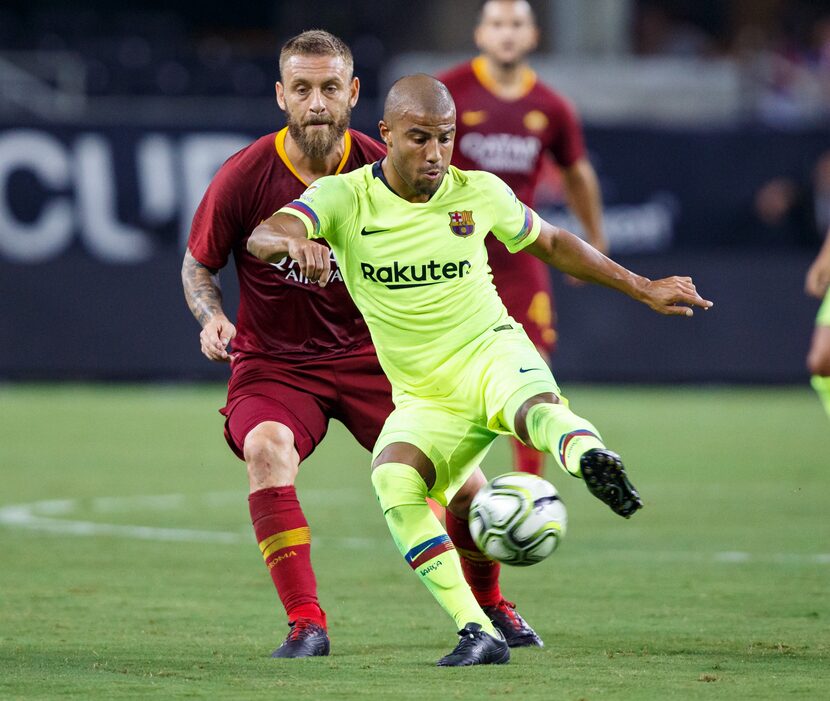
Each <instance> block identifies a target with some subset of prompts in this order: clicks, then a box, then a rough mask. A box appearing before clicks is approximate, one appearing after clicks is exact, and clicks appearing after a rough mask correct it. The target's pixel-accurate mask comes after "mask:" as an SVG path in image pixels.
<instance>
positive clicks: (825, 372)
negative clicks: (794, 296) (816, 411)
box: [804, 231, 830, 417]
mask: <svg viewBox="0 0 830 701" xmlns="http://www.w3.org/2000/svg"><path fill="white" fill-rule="evenodd" d="M804 288H805V289H806V291H807V294H809V295H812V296H813V297H818V299H823V300H824V301H823V302H822V303H821V307H819V310H818V315H817V316H816V327H815V330H814V331H813V339H812V341H811V343H810V352H809V353H808V354H807V367H808V369H809V370H810V373H811V374H812V376H813V378H812V384H813V388H814V389H815V390H816V393H817V394H818V396H819V399H821V403H822V404H823V405H824V410H825V411H826V412H827V416H828V417H830V231H828V232H827V237H826V238H825V239H824V245H823V246H822V247H821V251H819V254H818V255H817V256H816V259H815V260H814V261H813V264H812V265H811V266H810V269H809V270H808V271H807V277H806V279H805V281H804Z"/></svg>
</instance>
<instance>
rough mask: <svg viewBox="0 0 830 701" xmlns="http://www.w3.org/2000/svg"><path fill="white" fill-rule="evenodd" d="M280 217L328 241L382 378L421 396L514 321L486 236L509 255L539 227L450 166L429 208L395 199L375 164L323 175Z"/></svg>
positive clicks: (449, 384)
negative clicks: (491, 261)
mask: <svg viewBox="0 0 830 701" xmlns="http://www.w3.org/2000/svg"><path fill="white" fill-rule="evenodd" d="M280 212H282V213H287V214H292V215H294V216H296V217H298V218H299V219H300V220H302V221H303V222H304V224H305V226H306V231H307V233H308V236H309V238H319V237H323V238H325V239H326V240H327V241H328V242H329V244H330V245H331V247H332V249H333V250H334V254H335V256H336V258H337V262H338V265H339V267H340V270H341V272H342V274H343V279H344V281H345V283H346V286H347V287H348V289H349V293H350V294H351V296H352V298H353V299H354V301H355V304H356V305H357V307H358V309H360V311H361V313H362V314H363V316H364V318H365V319H366V323H367V325H368V326H369V331H370V332H371V334H372V339H373V341H374V343H375V348H376V350H377V353H378V358H379V360H380V363H381V366H382V367H383V370H384V372H385V373H386V375H387V377H388V378H389V381H390V382H391V383H392V386H393V387H394V388H395V390H396V392H399V391H401V390H403V391H406V392H410V393H412V394H416V395H419V396H440V395H443V394H444V393H445V392H447V391H449V390H450V389H452V388H453V387H454V386H455V383H454V380H455V379H456V378H457V376H458V368H459V367H461V366H462V365H463V362H464V359H465V358H466V357H468V355H469V353H473V352H474V351H475V341H476V339H479V337H480V336H481V335H482V334H485V333H487V332H490V333H492V330H493V329H494V328H498V327H499V326H500V325H504V324H509V323H515V322H512V320H511V319H510V317H509V316H508V315H507V311H506V310H505V308H504V305H503V304H502V301H501V299H500V298H499V296H498V293H497V292H496V288H495V286H494V285H493V281H492V275H491V273H490V268H489V266H488V265H487V253H486V250H485V247H484V238H485V236H487V234H488V232H492V233H493V234H494V235H495V236H496V237H497V238H498V239H499V240H501V241H502V242H503V243H504V244H505V246H506V247H507V249H508V250H509V251H511V252H516V251H520V250H521V249H523V248H524V247H525V246H528V245H529V244H531V243H532V242H533V241H535V240H536V238H537V237H538V236H539V229H540V220H539V217H538V215H537V214H536V213H535V212H534V211H533V210H531V209H530V208H529V207H526V206H525V205H524V204H522V203H521V202H519V201H518V200H517V199H516V196H515V195H514V194H513V191H512V190H511V189H510V188H509V187H508V186H507V185H506V184H505V183H504V182H503V181H502V180H500V179H499V178H498V177H496V176H495V175H492V174H491V173H486V172H484V171H462V170H458V169H457V168H455V167H452V166H451V167H450V169H449V171H448V172H447V174H446V175H445V176H444V179H443V181H442V182H441V185H440V187H439V188H438V190H437V191H436V192H435V194H434V195H433V196H432V197H431V198H430V200H429V201H428V202H423V203H416V202H408V201H407V200H404V199H403V198H401V197H399V196H398V195H396V194H395V193H394V192H393V191H392V190H391V189H390V188H389V186H388V185H387V183H386V180H385V178H384V177H383V173H382V170H381V167H380V163H375V164H374V165H366V166H364V167H363V168H359V169H357V170H355V171H352V172H351V173H347V174H345V175H338V176H336V177H333V176H330V177H325V178H320V179H319V180H317V181H316V182H314V184H313V185H311V187H309V188H308V189H307V190H306V191H305V192H304V193H303V194H302V195H301V196H300V198H299V199H298V200H294V201H293V202H290V203H289V204H287V205H286V206H285V207H283V208H282V209H281V210H280ZM459 363H461V364H462V365H459Z"/></svg>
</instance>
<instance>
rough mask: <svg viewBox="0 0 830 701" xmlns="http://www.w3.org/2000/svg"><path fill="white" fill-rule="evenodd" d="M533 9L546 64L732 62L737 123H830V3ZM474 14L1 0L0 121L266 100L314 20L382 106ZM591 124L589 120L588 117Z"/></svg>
mask: <svg viewBox="0 0 830 701" xmlns="http://www.w3.org/2000/svg"><path fill="white" fill-rule="evenodd" d="M533 5H534V7H535V9H536V12H537V15H538V20H539V23H540V25H541V27H542V29H543V37H542V39H543V40H542V44H541V51H540V56H545V57H551V58H554V59H556V58H557V57H560V58H567V57H571V58H573V57H574V56H577V55H578V56H580V58H581V59H582V60H583V62H584V61H590V60H591V59H592V58H593V59H606V60H605V62H604V63H603V62H602V61H599V63H598V65H597V66H594V67H592V70H594V71H595V72H596V71H600V72H601V71H602V70H603V69H602V66H603V65H605V66H606V67H609V66H610V65H612V64H610V63H609V62H608V61H607V59H608V58H614V57H616V58H626V59H632V60H638V59H639V60H648V59H655V58H657V59H665V60H666V61H669V62H671V63H670V65H671V66H673V67H674V68H673V69H672V70H675V71H688V70H692V69H691V66H693V65H694V66H697V68H696V70H705V64H707V63H713V62H715V63H718V62H724V61H726V62H728V63H729V64H731V65H733V66H734V67H735V69H736V70H737V71H738V72H739V76H740V87H741V110H740V118H741V119H742V120H746V119H752V120H758V121H760V122H762V123H766V124H770V125H774V126H788V125H803V124H815V123H820V122H821V120H826V119H828V118H829V117H830V2H828V0H537V1H536V2H534V3H533ZM477 9H478V3H477V2H474V0H460V1H459V2H445V1H444V0H422V1H421V2H419V3H417V5H412V4H410V3H390V2H387V1H386V0H360V1H357V0H339V1H336V2H335V1H332V2H320V1H318V2H313V3H311V2H303V1H302V0H272V1H271V2H260V3H225V2H215V1H212V0H207V1H205V2H201V3H192V2H182V1H176V0H172V1H170V2H157V1H149V2H136V1H135V0H122V1H121V2H118V3H111V2H106V1H105V0H89V1H88V2H83V3H79V2H74V1H72V0H69V1H66V0H64V1H60V2H58V1H55V2H50V1H46V2H44V1H38V2H26V1H24V0H7V1H6V2H4V3H3V5H2V7H0V96H2V97H0V114H2V113H7V114H8V113H14V112H25V111H26V110H37V105H38V104H43V103H42V102H38V100H34V99H31V98H32V95H33V94H38V93H39V92H44V91H48V90H49V89H52V90H55V91H58V92H60V93H65V94H64V95H63V98H64V99H63V100H59V99H57V100H53V101H52V102H51V103H49V109H50V110H52V111H55V110H57V111H59V110H61V106H63V107H64V108H66V110H72V109H74V110H76V111H77V110H79V109H82V108H83V106H84V105H86V106H87V107H89V100H90V99H92V98H95V97H124V96H158V97H164V96H169V97H181V96H190V97H213V98H217V97H223V96H224V97H242V98H250V97H259V96H270V95H272V94H273V83H274V79H275V74H276V65H275V56H276V52H277V50H278V47H279V45H280V43H281V42H282V41H284V40H285V39H286V38H288V37H290V36H292V35H293V34H295V33H297V32H299V31H302V30H304V29H307V28H310V27H315V26H320V27H323V28H328V29H331V30H332V31H335V32H336V33H338V34H339V35H340V36H342V37H343V38H344V39H345V40H346V41H347V42H348V43H349V45H350V46H351V47H352V49H353V51H354V55H355V61H356V72H357V74H358V75H359V76H360V77H361V79H362V82H363V89H364V97H365V98H368V99H373V98H375V99H376V98H377V97H378V96H379V94H380V92H382V91H383V90H384V88H385V87H386V86H385V85H384V74H383V67H384V64H385V63H386V62H388V61H389V60H390V58H392V57H394V56H397V55H399V54H402V53H406V52H430V53H435V54H453V53H469V52H470V51H472V50H473V45H472V39H471V33H470V27H471V26H472V23H473V20H474V17H475V14H476V12H477ZM701 64H703V67H701ZM547 77H549V78H550V79H552V80H554V82H555V75H551V76H547ZM27 97H28V98H29V99H28V100H27ZM576 99H577V102H578V101H579V100H578V96H577V97H576ZM27 102H28V103H29V104H28V105H27ZM79 106H80V107H79ZM44 111H47V110H41V112H44ZM39 116H41V117H42V116H44V115H43V114H42V113H41V114H39ZM585 116H586V118H587V119H588V120H589V121H590V119H591V114H590V110H588V113H587V114H586V115H585ZM704 116H705V113H704Z"/></svg>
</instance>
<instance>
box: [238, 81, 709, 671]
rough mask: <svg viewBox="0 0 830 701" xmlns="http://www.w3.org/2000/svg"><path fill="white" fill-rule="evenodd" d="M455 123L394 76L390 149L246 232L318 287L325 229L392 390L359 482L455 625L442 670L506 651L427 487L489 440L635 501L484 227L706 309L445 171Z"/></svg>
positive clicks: (663, 303)
mask: <svg viewBox="0 0 830 701" xmlns="http://www.w3.org/2000/svg"><path fill="white" fill-rule="evenodd" d="M454 132H455V105H454V103H453V101H452V97H451V96H450V94H449V92H448V91H447V89H446V87H445V86H444V85H443V83H441V82H440V81H438V80H436V79H435V78H432V77H430V76H427V75H414V76H407V77H405V78H402V79H400V80H399V81H398V82H397V83H395V85H394V86H393V87H392V89H391V90H390V91H389V94H388V96H387V98H386V103H385V105H384V114H383V120H382V121H381V122H380V134H381V138H382V139H383V140H384V141H385V142H386V145H387V149H388V152H387V157H386V158H385V159H383V160H382V161H379V162H378V163H375V164H374V165H367V166H364V167H363V168H360V169H358V170H355V171H353V172H351V173H348V174H346V175H340V176H338V177H336V178H331V177H327V178H321V179H320V180H317V181H316V182H315V183H314V184H313V185H312V186H311V187H310V188H308V190H306V191H305V193H304V194H303V195H302V196H301V197H300V198H299V199H298V200H294V201H293V202H291V203H289V204H288V205H286V206H285V207H283V208H282V209H281V210H280V211H279V212H277V214H275V215H274V216H272V217H270V218H269V219H268V220H266V221H265V222H263V223H262V224H261V225H259V226H258V227H257V228H256V229H254V231H253V233H252V235H251V237H250V239H249V240H248V250H249V251H250V252H251V253H252V254H254V255H255V256H257V257H259V258H261V259H262V260H265V261H274V260H279V259H281V258H282V257H283V256H285V255H286V254H287V255H288V256H290V257H291V258H292V259H294V260H295V261H297V263H298V266H299V268H300V270H301V271H302V273H303V274H304V275H306V276H308V278H309V279H311V280H316V281H319V284H321V285H325V284H326V281H327V280H328V277H329V268H330V259H329V254H328V249H326V248H325V247H323V246H322V245H320V244H318V243H316V242H315V241H313V239H315V238H319V237H325V239H326V240H327V241H328V242H329V244H330V245H331V247H332V249H333V250H334V253H335V255H336V256H337V261H338V264H339V266H340V270H341V271H342V272H343V275H344V281H345V283H346V286H347V287H348V289H349V292H350V294H351V295H352V297H353V299H354V301H355V303H356V304H357V306H358V308H359V309H360V311H361V312H362V314H363V316H364V318H365V320H366V323H367V325H368V327H369V330H370V332H371V335H372V339H373V340H374V343H375V347H376V349H377V353H378V358H379V359H380V363H381V366H382V367H383V369H384V372H385V373H386V374H387V376H388V377H389V380H390V382H391V384H392V390H393V399H394V401H395V411H393V412H392V414H391V415H390V416H389V418H388V419H387V421H386V424H385V425H384V428H383V431H382V432H381V435H380V437H379V438H378V441H377V444H376V445H375V448H374V451H373V464H372V466H373V472H372V484H373V485H374V488H375V493H376V494H377V497H378V500H379V502H380V505H381V508H382V510H383V513H384V515H385V517H386V521H387V524H388V526H389V529H390V531H391V533H392V537H393V539H394V540H395V543H396V544H397V545H398V548H399V549H400V551H401V553H402V554H403V556H404V558H405V559H406V561H407V562H408V563H409V565H410V566H411V567H412V569H413V570H415V572H416V573H417V574H418V576H419V577H420V578H421V580H422V581H423V582H424V584H425V585H426V586H427V588H428V589H429V590H430V591H431V593H432V594H433V596H434V597H435V598H436V599H437V601H438V602H439V604H441V606H442V607H443V608H444V609H445V610H446V611H447V613H448V614H449V615H450V616H451V617H452V618H453V620H454V621H455V623H456V624H457V626H458V627H459V628H460V631H459V635H460V636H461V640H460V642H459V643H458V645H457V646H456V648H455V649H454V650H453V651H452V652H451V653H450V654H449V655H447V656H445V657H443V658H442V659H441V660H439V662H438V664H439V665H441V666H466V665H472V664H500V663H504V662H507V661H508V659H509V649H508V647H507V645H506V643H505V642H504V640H503V639H502V637H501V635H500V633H498V632H497V631H496V629H495V628H494V627H493V624H492V623H491V621H490V620H489V618H488V617H487V615H486V614H485V612H484V611H483V610H482V609H481V607H480V606H479V605H478V604H477V602H476V600H475V598H474V596H473V594H472V592H471V591H470V588H469V586H468V585H467V584H466V582H465V581H464V577H463V575H462V572H461V567H460V564H459V558H458V554H457V553H456V552H455V549H454V546H453V543H452V542H451V541H450V539H449V538H448V536H447V534H446V531H445V530H444V528H443V527H442V526H441V523H440V522H439V521H438V520H437V519H436V518H435V516H434V515H433V513H432V511H431V510H430V508H429V506H428V505H427V503H426V498H427V496H430V497H432V498H433V499H435V500H436V501H438V502H439V503H441V504H446V503H447V501H448V500H449V499H451V498H452V496H453V495H454V494H455V493H456V491H457V490H458V488H459V486H460V485H461V484H462V483H463V482H464V480H465V478H466V477H467V476H469V475H470V474H471V472H472V471H473V470H474V469H475V468H476V466H477V465H478V464H479V463H480V461H481V459H482V458H483V457H484V455H485V454H486V452H487V450H488V449H489V447H490V445H491V443H492V442H493V440H494V439H495V438H496V436H497V435H498V434H500V433H504V434H510V435H513V436H516V437H518V438H519V439H520V440H522V441H523V442H524V443H526V444H528V445H532V446H533V447H535V448H537V449H539V450H543V451H545V452H548V453H551V454H552V455H554V457H555V458H556V460H557V462H558V463H559V464H560V466H561V467H562V468H563V469H564V470H565V471H566V472H568V473H569V474H571V475H574V476H576V477H581V478H582V479H583V480H584V481H585V483H586V485H587V487H588V489H589V490H590V491H591V493H592V494H594V496H596V497H598V498H599V499H601V500H602V501H603V502H605V503H606V504H608V505H609V506H610V507H611V508H612V509H613V510H614V511H615V512H616V513H618V514H620V515H621V516H625V517H629V516H631V515H632V514H633V513H634V512H635V511H636V510H637V509H639V508H640V507H641V506H642V502H641V501H640V497H639V495H638V494H637V491H636V490H635V489H634V487H633V486H632V485H631V483H630V482H629V481H628V479H627V476H626V473H625V470H624V468H623V464H622V462H621V460H620V458H619V456H618V455H616V454H615V453H612V452H611V451H610V450H608V449H606V447H605V445H604V444H603V442H602V439H601V437H600V434H599V432H598V431H597V429H596V428H595V427H594V426H593V425H592V424H591V423H589V422H588V421H586V420H585V419H583V418H581V417H579V416H577V415H576V414H574V413H573V412H571V411H570V409H569V408H568V405H567V401H566V400H565V399H564V398H563V397H562V395H561V392H560V390H559V387H558V386H557V384H556V381H555V380H554V379H553V376H552V375H551V372H550V370H549V369H548V367H547V365H546V364H545V363H544V361H543V360H542V358H541V356H540V355H539V352H538V351H537V350H536V348H535V347H534V345H533V343H532V342H531V341H530V340H529V339H528V337H527V335H526V334H525V332H524V330H523V329H522V328H521V326H520V325H518V324H517V323H516V322H515V321H514V320H513V319H512V318H511V317H510V316H509V315H508V314H507V312H506V310H505V308H504V305H503V304H502V303H501V300H500V299H499V296H498V293H497V292H496V288H495V287H494V286H493V283H492V280H491V275H490V271H489V268H488V266H487V255H486V252H485V247H484V237H485V236H486V235H487V233H488V232H492V233H493V234H494V235H495V236H496V237H497V238H498V239H499V240H500V241H501V242H502V243H503V244H504V245H505V246H506V247H507V249H508V250H509V251H511V252H515V251H520V250H525V251H528V252H530V253H532V254H533V255H535V256H537V257H538V258H540V259H541V260H543V261H545V262H546V263H548V264H549V265H552V266H555V267H556V268H558V269H559V270H561V271H563V272H565V273H568V274H570V275H573V276H575V277H577V278H580V279H582V280H587V281H590V282H595V283H599V284H602V285H606V286H609V287H613V288H615V289H617V290H619V291H621V292H624V293H625V294H627V295H629V296H631V297H633V298H634V299H636V300H638V301H641V302H643V303H645V304H647V305H648V306H650V307H651V308H652V309H654V310H655V311H658V312H661V313H663V314H679V315H686V316H690V315H692V313H693V310H692V306H698V307H701V308H704V309H706V308H709V307H710V306H712V303H711V302H709V301H707V300H705V299H703V298H702V297H701V296H700V295H699V294H698V293H697V291H696V290H695V286H694V284H693V283H692V280H691V278H688V277H671V278H666V279H662V280H649V279H647V278H644V277H641V276H639V275H635V274H634V273H632V272H630V271H628V270H626V269H625V268H623V267H622V266H620V265H617V264H616V263H614V262H613V261H611V260H609V259H608V258H606V257H605V256H604V255H603V254H602V253H600V252H599V251H597V250H596V249H594V248H592V247H591V246H589V245H588V244H586V243H583V242H582V241H581V240H580V239H579V238H577V237H576V236H574V235H573V234H570V233H568V232H566V231H564V230H562V229H558V228H556V227H554V226H552V225H550V224H548V223H547V222H544V221H543V220H541V219H540V218H539V216H538V215H537V214H536V213H535V212H533V211H532V210H531V209H529V208H528V207H526V206H525V205H523V204H522V203H521V202H519V201H518V200H517V199H516V197H515V196H514V195H513V192H512V191H511V190H510V189H509V188H508V187H507V186H506V185H505V184H504V183H503V182H502V181H501V180H500V179H499V178H498V177H496V176H495V175H491V174H490V173H486V172H483V171H461V170H458V169H457V168H455V167H452V166H450V165H449V163H450V158H451V156H452V149H453V135H454Z"/></svg>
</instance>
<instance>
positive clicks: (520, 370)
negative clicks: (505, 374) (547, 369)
mask: <svg viewBox="0 0 830 701" xmlns="http://www.w3.org/2000/svg"><path fill="white" fill-rule="evenodd" d="M542 369H543V368H519V372H530V371H531V370H542Z"/></svg>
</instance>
